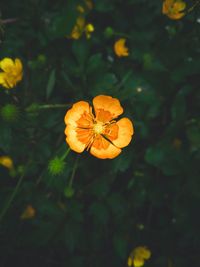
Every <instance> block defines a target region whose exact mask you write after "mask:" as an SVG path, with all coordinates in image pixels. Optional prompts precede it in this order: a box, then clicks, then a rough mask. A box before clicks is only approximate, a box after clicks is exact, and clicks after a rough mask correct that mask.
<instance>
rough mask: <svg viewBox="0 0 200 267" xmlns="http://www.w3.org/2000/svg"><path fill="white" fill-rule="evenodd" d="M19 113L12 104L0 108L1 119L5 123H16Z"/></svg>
mask: <svg viewBox="0 0 200 267" xmlns="http://www.w3.org/2000/svg"><path fill="white" fill-rule="evenodd" d="M19 113H20V112H19V108H18V107H17V106H16V105H14V104H6V105H5V106H3V107H2V108H1V117H2V118H3V120H5V121H7V122H14V121H17V120H18V119H19Z"/></svg>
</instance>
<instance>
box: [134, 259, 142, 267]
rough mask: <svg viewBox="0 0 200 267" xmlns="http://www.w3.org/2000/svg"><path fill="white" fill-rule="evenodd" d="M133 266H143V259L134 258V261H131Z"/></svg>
mask: <svg viewBox="0 0 200 267" xmlns="http://www.w3.org/2000/svg"><path fill="white" fill-rule="evenodd" d="M133 265H134V267H141V266H143V265H144V260H143V258H140V257H134V259H133Z"/></svg>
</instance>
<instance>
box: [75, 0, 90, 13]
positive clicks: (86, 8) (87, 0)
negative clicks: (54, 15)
mask: <svg viewBox="0 0 200 267" xmlns="http://www.w3.org/2000/svg"><path fill="white" fill-rule="evenodd" d="M92 8H93V3H92V1H91V0H85V1H84V6H82V5H78V6H77V8H76V9H77V11H78V12H79V13H81V14H83V13H85V12H86V11H89V10H91V9H92Z"/></svg>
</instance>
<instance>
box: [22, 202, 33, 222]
mask: <svg viewBox="0 0 200 267" xmlns="http://www.w3.org/2000/svg"><path fill="white" fill-rule="evenodd" d="M35 214H36V210H35V209H34V208H33V207H32V206H31V205H27V206H26V208H25V210H24V211H23V213H22V214H21V216H20V218H21V219H22V220H27V219H32V218H34V217H35Z"/></svg>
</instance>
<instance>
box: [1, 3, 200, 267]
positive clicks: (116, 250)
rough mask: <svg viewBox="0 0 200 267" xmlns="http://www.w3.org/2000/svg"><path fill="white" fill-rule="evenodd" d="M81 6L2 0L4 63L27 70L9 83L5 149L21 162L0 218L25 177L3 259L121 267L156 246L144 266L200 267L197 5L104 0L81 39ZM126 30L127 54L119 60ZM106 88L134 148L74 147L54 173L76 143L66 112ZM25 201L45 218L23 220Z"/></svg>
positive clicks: (4, 237)
mask: <svg viewBox="0 0 200 267" xmlns="http://www.w3.org/2000/svg"><path fill="white" fill-rule="evenodd" d="M195 2H196V1H195V0H194V1H187V3H188V7H191V6H192V5H193V4H194V3H195ZM83 3H84V1H82V0H75V1H74V0H73V1H72V0H67V1H62V0H59V1H54V2H53V1H52V2H51V1H47V0H41V1H39V0H28V1H25V0H22V1H17V0H11V1H6V0H1V5H0V13H1V21H0V22H1V24H0V37H1V43H0V59H3V58H4V57H11V58H16V57H18V58H20V59H21V60H22V62H23V66H24V76H23V80H22V82H20V83H18V85H17V87H16V88H14V89H11V90H9V91H8V92H7V93H6V90H5V89H4V88H3V87H0V114H1V116H0V156H2V155H9V156H10V157H11V158H12V159H13V162H14V166H15V170H14V172H12V171H9V170H7V169H6V168H4V167H3V166H1V165H0V188H1V194H0V214H2V212H3V210H4V209H5V207H6V205H7V203H8V201H9V199H10V197H11V196H12V194H13V192H14V190H15V188H16V186H17V184H18V181H19V179H20V177H22V183H21V184H20V186H19V189H18V191H17V192H16V195H15V197H14V199H13V201H12V202H11V204H10V205H9V207H8V209H7V210H6V212H5V214H4V215H3V216H2V217H1V221H0V240H1V242H0V252H1V253H0V254H1V257H0V266H2V267H10V266H21V267H25V266H26V267H27V266H28V267H35V266H43V267H45V266H48V267H49V266H50V267H51V266H52V267H54V266H59V267H60V266H61V267H62V266H63V267H64V266H70V267H79V266H80V267H83V266H89V267H92V266H94V267H102V266H110V267H112V266H115V267H120V266H126V265H127V258H128V255H129V254H130V252H131V251H132V249H133V248H135V247H136V246H141V245H142V246H147V247H148V248H149V249H150V250H151V252H152V257H151V259H150V260H149V261H147V262H146V263H145V266H147V267H148V266H149V267H188V266H192V267H196V266H199V262H200V259H199V247H200V241H199V240H200V227H199V225H200V217H199V203H200V164H199V163H200V116H199V115H200V113H199V110H200V90H199V85H200V75H199V74H200V24H199V20H200V11H199V6H196V8H194V10H193V11H192V12H190V13H188V14H187V15H186V16H185V17H183V18H182V19H181V20H170V19H169V18H168V17H166V16H164V15H163V14H162V12H161V11H162V1H148V0H127V1H124V0H96V1H94V7H93V8H92V10H91V11H90V12H87V13H88V14H87V15H86V21H87V22H90V23H92V24H93V25H94V27H95V31H94V33H92V37H91V38H90V39H86V37H85V35H84V34H83V36H82V37H81V38H80V39H79V40H72V39H70V38H69V35H70V33H71V30H72V28H73V26H74V24H75V22H76V18H77V16H78V11H77V9H76V6H77V5H78V4H82V5H83ZM7 19H16V20H14V21H13V22H10V23H6V24H5V20H7ZM124 36H125V37H126V39H127V41H126V44H127V47H128V48H129V56H128V57H122V58H118V57H117V56H116V55H115V53H114V51H113V45H114V42H115V41H116V40H117V39H119V38H122V37H124ZM99 94H106V95H111V96H113V97H117V98H118V99H119V100H120V102H121V104H122V106H123V108H124V113H123V115H124V116H127V117H129V118H130V119H131V120H132V121H133V123H134V128H135V134H134V136H133V139H132V142H131V144H130V145H129V146H128V147H126V148H124V149H123V152H122V154H121V155H120V156H118V157H117V158H115V159H113V160H99V159H97V158H94V157H93V156H91V155H90V154H89V153H87V152H84V153H83V154H81V155H78V156H77V154H76V153H75V152H72V151H71V152H70V153H69V155H68V156H66V158H63V162H61V163H63V165H62V164H61V165H62V166H60V165H59V166H58V167H59V168H60V169H61V170H62V171H60V169H59V170H58V173H56V174H57V175H52V174H51V173H50V172H49V167H48V166H49V164H50V163H51V160H53V159H57V160H58V161H59V160H60V159H61V158H62V157H63V155H64V154H65V153H66V151H67V149H68V146H67V144H66V142H65V135H64V129H65V125H64V116H65V114H66V111H67V110H68V109H69V107H71V105H72V104H73V103H75V102H77V101H79V100H85V101H89V102H92V99H93V97H94V96H96V95H99ZM10 104H11V105H14V107H16V110H17V116H16V118H15V117H14V119H13V120H10V121H9V120H5V118H4V117H3V116H2V114H3V113H2V109H3V107H5V106H6V105H10ZM56 170H57V169H56ZM27 205H32V207H33V208H34V209H35V210H36V214H35V216H34V217H33V218H31V219H27V220H22V219H21V218H20V216H21V214H22V213H23V212H24V210H25V208H26V207H27Z"/></svg>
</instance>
